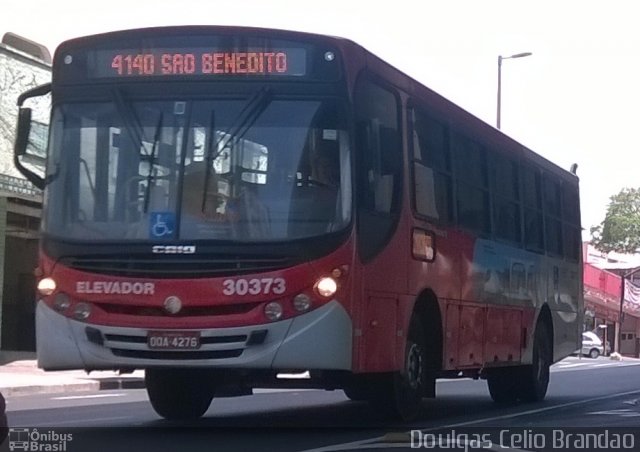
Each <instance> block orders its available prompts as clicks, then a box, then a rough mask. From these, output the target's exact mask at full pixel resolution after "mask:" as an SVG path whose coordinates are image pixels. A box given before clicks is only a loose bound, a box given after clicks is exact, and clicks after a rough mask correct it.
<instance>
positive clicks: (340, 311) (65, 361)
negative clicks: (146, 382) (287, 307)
mask: <svg viewBox="0 0 640 452" xmlns="http://www.w3.org/2000/svg"><path fill="white" fill-rule="evenodd" d="M198 331H199V332H200V337H201V342H202V345H201V347H200V348H199V349H198V350H194V351H181V350H176V351H157V350H152V349H150V348H149V347H148V345H147V342H146V337H147V332H148V330H147V329H143V328H119V327H113V326H103V325H93V324H89V323H84V322H80V321H77V320H73V319H70V318H67V317H65V316H63V315H61V314H59V313H57V312H55V311H54V310H52V309H51V308H49V307H48V306H47V305H46V304H45V303H44V302H42V301H40V302H39V303H38V306H37V308H36V344H37V356H38V366H39V367H40V368H42V369H45V370H68V369H86V370H108V369H122V368H126V369H131V368H147V367H163V366H164V367H166V366H174V367H178V366H179V367H208V368H228V369H243V368H246V369H273V370H291V369H314V370H351V368H352V366H351V362H352V359H351V352H352V324H351V319H350V318H349V315H348V314H347V312H346V311H345V310H344V308H343V307H342V305H341V304H340V303H338V302H337V301H335V300H334V301H331V302H329V303H327V304H326V305H324V306H321V307H320V308H318V309H315V310H313V311H311V312H309V313H307V314H303V315H300V316H298V317H294V318H292V319H286V320H282V321H279V322H273V323H267V324H261V325H251V326H244V327H234V328H212V329H201V330H198Z"/></svg>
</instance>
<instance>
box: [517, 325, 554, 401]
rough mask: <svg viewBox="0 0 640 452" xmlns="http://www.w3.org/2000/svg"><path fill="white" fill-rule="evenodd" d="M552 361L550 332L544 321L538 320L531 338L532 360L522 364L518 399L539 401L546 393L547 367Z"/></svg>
mask: <svg viewBox="0 0 640 452" xmlns="http://www.w3.org/2000/svg"><path fill="white" fill-rule="evenodd" d="M552 362H553V347H552V345H551V334H550V331H549V327H548V325H547V323H546V322H545V321H539V322H538V326H537V327H536V333H535V336H534V338H533V360H532V363H531V365H530V366H524V368H523V375H522V380H521V383H520V394H519V395H520V397H519V398H520V400H522V401H523V402H539V401H540V400H543V399H544V398H545V396H546V395H547V388H548V387H549V368H550V367H551V364H552Z"/></svg>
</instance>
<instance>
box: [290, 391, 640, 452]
mask: <svg viewBox="0 0 640 452" xmlns="http://www.w3.org/2000/svg"><path fill="white" fill-rule="evenodd" d="M632 394H634V395H635V394H640V389H635V390H633V391H627V392H619V393H615V394H607V395H603V396H599V397H594V398H591V399H587V400H576V401H575V402H567V403H561V404H559V405H553V406H549V407H544V408H536V409H534V410H528V411H521V412H518V413H512V414H505V415H502V416H491V417H487V418H482V419H475V420H472V421H466V422H458V423H456V424H449V425H443V426H439V427H431V428H426V429H417V428H416V429H412V430H420V431H421V432H422V433H425V432H433V431H437V430H444V429H451V428H456V427H465V426H469V425H473V424H482V423H484V422H493V421H499V420H504V419H513V418H517V417H521V416H526V415H529V414H538V413H544V412H545V411H551V410H555V409H558V408H567V407H570V406H576V405H584V404H587V403H591V402H598V401H600V400H605V399H610V398H612V397H624V396H628V395H632ZM399 434H402V433H399ZM408 434H410V431H409V433H408ZM386 437H387V435H385V436H378V437H375V438H369V439H363V440H359V441H353V442H350V443H344V444H336V445H334V446H325V447H319V448H317V449H307V450H304V451H302V452H337V451H343V450H351V449H357V448H362V449H365V448H367V447H369V448H378V446H377V445H375V443H376V442H381V441H384V440H385V438H386ZM364 446H367V447H364ZM372 446H375V447H372ZM405 447H406V445H405Z"/></svg>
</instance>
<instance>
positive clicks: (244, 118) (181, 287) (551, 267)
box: [15, 26, 583, 419]
mask: <svg viewBox="0 0 640 452" xmlns="http://www.w3.org/2000/svg"><path fill="white" fill-rule="evenodd" d="M49 91H50V92H51V95H52V115H51V123H50V124H51V125H50V136H49V143H48V157H47V169H46V174H45V175H44V176H43V177H41V176H40V175H38V174H36V172H34V171H33V170H32V169H30V168H29V167H28V165H27V163H26V161H23V158H24V157H25V154H26V152H27V151H26V148H27V146H26V144H27V142H28V135H29V121H30V114H29V109H28V108H27V107H25V106H23V103H24V102H25V101H26V100H27V99H28V98H30V97H35V96H39V95H42V94H45V93H48V92H49ZM19 105H20V106H21V110H20V120H19V124H18V138H17V140H16V149H15V162H16V165H17V167H18V168H20V169H21V171H22V172H23V174H25V176H26V177H28V178H29V180H31V181H32V182H33V183H34V184H35V185H37V186H38V187H40V188H43V189H44V190H45V197H44V205H43V215H44V217H43V222H42V240H41V253H40V263H39V267H38V274H39V283H38V292H39V299H38V305H37V319H36V321H37V353H38V362H39V365H40V367H42V368H43V369H46V370H56V369H86V370H87V371H91V370H97V369H116V370H121V371H130V370H133V369H145V375H146V376H145V379H146V385H147V391H148V394H149V398H150V401H151V403H152V405H153V407H154V409H155V410H156V411H157V412H158V413H159V414H160V415H161V416H164V417H166V418H170V419H184V418H196V417H199V416H201V415H203V414H204V413H205V412H206V410H207V409H208V407H209V404H210V402H211V400H212V398H213V397H214V396H216V395H217V396H222V395H223V394H224V395H230V394H247V393H250V391H251V389H252V388H255V387H273V386H291V387H299V386H301V385H304V386H306V387H315V388H325V389H343V390H344V391H345V393H346V394H347V396H348V397H349V398H351V399H354V400H367V401H370V402H371V403H372V404H373V405H374V406H376V407H378V408H381V409H384V410H387V411H389V412H390V413H392V414H394V415H397V416H400V417H401V418H404V419H411V418H415V417H416V416H418V415H419V413H420V409H421V401H422V398H424V397H434V396H435V382H436V379H437V378H439V377H456V376H465V377H473V378H486V379H487V381H488V385H489V390H490V393H491V396H492V398H493V399H494V400H496V401H498V402H506V401H515V400H523V401H536V400H541V399H542V398H544V396H545V393H546V390H547V385H548V382H549V366H550V365H551V364H552V363H553V362H555V361H558V360H560V359H561V358H563V357H565V356H567V355H569V354H570V353H572V352H574V351H575V350H576V349H578V348H579V345H580V333H581V330H582V313H583V299H582V257H581V244H580V232H581V228H580V209H579V196H578V178H577V177H576V175H575V174H572V173H571V172H568V171H565V170H563V169H561V168H559V167H557V166H556V165H554V164H552V163H551V162H549V161H547V160H545V159H544V158H542V157H541V156H539V155H537V154H535V153H534V152H532V151H531V150H529V149H527V148H526V147H524V146H523V145H521V144H519V143H517V142H515V141H513V140H512V139H510V138H508V137H507V136H505V135H503V134H502V133H501V132H499V131H498V130H495V129H494V128H493V127H490V126H488V125H487V124H486V123H484V122H482V121H480V120H479V119H477V118H475V117H473V116H472V115H470V114H469V113H467V112H465V111H464V110H463V109H461V108H459V107H457V106H456V105H454V104H453V103H451V102H449V101H447V100H446V99H444V98H443V97H441V96H439V95H438V94H436V93H434V92H433V91H431V90H429V89H428V88H426V87H425V86H423V85H421V84H420V83H418V82H416V81H415V80H413V79H411V78H410V77H408V76H407V75H405V74H403V73H402V72H400V71H398V70H397V69H395V68H393V67H392V66H390V65H389V64H387V63H385V62H384V61H382V60H381V59H380V58H378V57H376V56H374V55H373V54H371V53H369V52H368V51H366V50H365V49H364V48H362V47H360V46H359V45H357V44H355V43H353V42H351V41H349V40H346V39H340V38H334V37H327V36H320V35H312V34H306V33H299V32H289V31H282V30H267V29H255V28H240V27H215V26H211V27H172V28H155V29H142V30H129V31H121V32H113V33H107V34H102V35H96V36H88V37H84V38H79V39H75V40H71V41H67V42H65V43H63V44H62V45H60V47H59V48H58V49H57V51H56V54H55V58H54V63H53V79H52V83H51V85H46V86H43V87H40V88H37V89H35V90H31V91H29V92H26V93H24V94H23V95H22V96H21V97H20V99H19ZM291 372H298V373H303V372H305V376H306V377H307V378H305V379H302V380H301V379H288V378H282V377H283V374H285V373H291ZM284 376H286V375H284ZM279 377H280V378H279Z"/></svg>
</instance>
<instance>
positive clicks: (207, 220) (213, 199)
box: [180, 166, 227, 239]
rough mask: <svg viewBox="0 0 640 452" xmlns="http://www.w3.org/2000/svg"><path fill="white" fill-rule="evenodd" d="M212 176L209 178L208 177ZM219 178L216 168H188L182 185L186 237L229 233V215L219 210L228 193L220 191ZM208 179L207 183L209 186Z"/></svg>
mask: <svg viewBox="0 0 640 452" xmlns="http://www.w3.org/2000/svg"><path fill="white" fill-rule="evenodd" d="M207 177H208V180H206V179H207ZM218 178H219V176H218V175H217V174H216V172H215V170H214V169H211V171H209V174H208V175H207V172H206V171H205V168H204V167H202V166H200V167H198V168H187V170H186V171H185V174H184V178H183V187H182V214H181V223H180V236H181V237H182V238H187V239H188V238H213V237H215V236H217V235H227V231H226V227H225V226H224V225H223V223H225V222H226V220H227V219H226V218H225V215H224V214H223V212H220V211H219V208H220V207H221V206H223V205H224V202H225V196H224V195H223V194H221V193H219V190H218ZM205 180H206V186H205Z"/></svg>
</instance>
